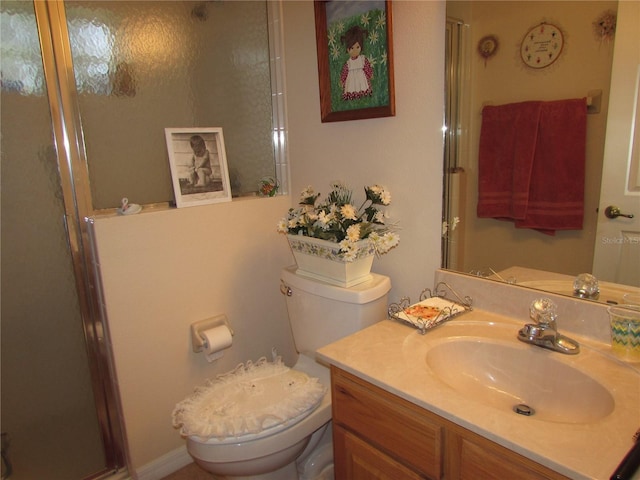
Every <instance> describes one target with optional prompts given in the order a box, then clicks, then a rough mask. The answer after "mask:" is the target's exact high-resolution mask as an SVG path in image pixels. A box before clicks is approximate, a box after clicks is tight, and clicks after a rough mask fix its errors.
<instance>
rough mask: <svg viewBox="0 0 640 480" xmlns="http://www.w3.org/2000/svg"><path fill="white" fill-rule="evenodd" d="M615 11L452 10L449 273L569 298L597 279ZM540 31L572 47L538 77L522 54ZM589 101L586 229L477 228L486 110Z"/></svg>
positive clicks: (473, 5)
mask: <svg viewBox="0 0 640 480" xmlns="http://www.w3.org/2000/svg"><path fill="white" fill-rule="evenodd" d="M617 10H618V4H617V2H615V1H593V2H591V1H590V2H570V1H558V2H550V1H530V2H523V1H483V2H473V1H448V2H447V16H448V19H449V21H448V24H447V34H448V41H447V45H448V48H447V54H446V57H447V61H448V63H447V65H446V76H447V83H448V85H451V86H452V87H451V88H449V90H448V99H447V108H446V110H447V112H448V113H449V114H450V117H451V121H450V123H448V125H447V126H448V131H447V134H446V136H445V137H446V145H445V150H446V151H447V153H448V157H447V160H446V161H445V162H446V163H445V173H446V180H447V181H446V185H447V188H446V190H447V192H446V193H447V195H446V196H445V202H444V212H445V214H444V218H445V219H446V225H443V249H442V251H443V267H445V268H449V269H452V270H456V271H460V272H466V273H472V274H476V275H482V276H486V277H488V278H493V279H496V280H500V281H509V282H515V283H518V284H527V283H528V286H531V287H534V288H540V289H546V290H549V291H556V292H559V293H567V294H571V293H572V284H573V279H574V277H575V276H576V275H578V274H580V273H585V272H591V269H592V262H593V252H594V245H595V240H596V225H597V208H598V204H599V200H600V183H601V172H602V165H603V152H604V145H605V132H606V123H607V113H608V99H609V87H610V79H611V65H612V59H613V46H614V39H615V36H614V35H611V34H610V32H609V31H607V30H606V28H605V27H606V21H607V20H608V19H609V18H612V17H610V15H611V16H613V17H615V15H616V14H617ZM542 23H547V24H553V25H556V26H558V27H559V28H560V30H561V31H562V32H563V33H564V40H565V42H564V46H563V48H562V51H561V54H560V55H559V56H558V57H557V59H556V60H555V61H554V62H553V63H551V64H549V65H548V66H546V67H544V68H531V67H530V66H527V65H525V63H524V61H523V60H522V58H521V53H520V49H521V45H522V42H523V40H524V37H525V34H526V33H527V32H528V31H529V30H531V29H532V28H533V27H535V26H536V25H540V24H542ZM456 84H457V87H455V85H456ZM582 97H592V98H593V101H592V107H591V108H590V109H589V110H588V112H589V113H588V115H587V149H586V162H585V165H586V170H585V184H584V186H585V195H584V199H585V200H584V222H583V228H582V229H581V230H566V231H557V232H556V234H555V235H553V236H550V235H545V234H542V233H540V232H538V231H535V230H532V229H525V228H515V227H514V225H513V223H512V222H505V221H501V220H497V219H492V218H477V215H476V204H477V197H478V187H477V185H478V169H477V163H478V162H477V158H478V143H479V135H480V126H481V122H482V114H481V112H482V108H483V107H484V106H485V105H502V104H507V103H517V102H524V101H528V100H543V101H551V100H561V99H572V98H582ZM452 113H454V114H458V118H456V117H455V115H453V116H452V115H451V114H452ZM551 174H552V172H551ZM456 217H457V218H458V219H459V223H458V224H457V225H455V223H456V222H455V221H454V219H455V218H456ZM454 226H455V228H453V227H454ZM600 283H601V284H602V285H601V287H602V291H603V295H601V296H600V298H599V300H601V301H608V300H609V299H610V298H611V299H614V298H615V299H616V300H612V301H618V297H617V296H615V295H614V294H611V295H608V294H606V295H605V294H604V292H605V291H609V290H611V289H614V290H615V288H614V287H615V284H613V285H608V284H606V282H600ZM559 285H561V286H562V288H558V286H559ZM605 287H606V288H605ZM631 290H633V288H631ZM616 295H617V293H616Z"/></svg>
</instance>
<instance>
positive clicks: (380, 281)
mask: <svg viewBox="0 0 640 480" xmlns="http://www.w3.org/2000/svg"><path fill="white" fill-rule="evenodd" d="M295 271H296V266H295V265H293V266H291V267H287V268H285V269H283V270H282V275H281V279H282V283H283V287H284V288H283V293H285V296H286V299H287V311H288V312H289V322H290V323H291V330H292V332H293V339H294V341H295V344H296V350H297V351H298V352H300V353H312V352H315V351H316V350H317V349H318V348H320V347H323V346H325V345H328V344H329V343H332V342H335V341H336V340H339V339H341V338H342V337H346V336H347V335H350V334H352V333H355V332H357V331H358V330H362V329H363V328H366V327H368V326H370V325H373V324H374V323H376V322H379V321H381V320H384V319H385V318H387V305H388V299H387V296H388V293H389V290H390V289H391V280H390V279H389V277H386V276H384V275H378V274H375V273H373V274H372V277H373V278H372V279H371V280H368V281H367V282H364V283H361V284H359V285H354V286H353V287H349V288H343V287H338V286H335V285H330V284H328V283H324V282H321V281H319V280H314V279H311V278H306V277H301V276H299V275H296V273H295Z"/></svg>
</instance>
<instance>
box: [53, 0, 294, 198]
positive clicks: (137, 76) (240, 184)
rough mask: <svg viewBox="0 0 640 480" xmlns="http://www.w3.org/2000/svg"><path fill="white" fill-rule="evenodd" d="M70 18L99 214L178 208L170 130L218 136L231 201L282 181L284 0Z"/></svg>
mask: <svg viewBox="0 0 640 480" xmlns="http://www.w3.org/2000/svg"><path fill="white" fill-rule="evenodd" d="M65 9H66V15H67V24H68V30H69V37H70V46H71V52H72V55H73V62H74V70H75V72H74V73H75V79H76V86H77V90H78V101H79V105H80V114H81V119H82V129H83V133H84V141H85V151H86V158H87V164H88V169H89V178H90V185H91V195H92V199H93V205H94V208H95V209H98V210H99V209H108V208H115V207H118V206H119V205H120V199H121V198H122V197H125V196H126V197H128V198H129V200H130V201H132V202H135V203H139V204H153V203H164V202H169V203H172V202H173V200H174V195H173V188H172V181H171V174H170V168H169V159H168V153H167V145H166V141H165V132H164V129H165V128H179V127H197V128H200V127H222V129H223V135H224V143H225V150H226V156H227V162H228V167H229V176H230V183H231V192H232V195H233V196H246V195H255V194H256V193H257V191H258V188H259V185H260V181H261V179H263V178H265V177H271V178H276V177H281V176H280V173H281V172H280V171H278V169H280V168H281V166H282V164H283V162H284V159H283V148H282V145H281V144H279V142H281V141H282V138H281V132H282V131H284V130H282V129H281V127H282V125H280V124H279V122H280V120H279V118H280V117H279V113H278V105H272V98H279V97H278V94H279V93H281V92H278V90H277V85H275V81H274V82H273V83H272V78H274V79H276V78H278V76H277V75H276V72H275V71H274V72H272V71H271V69H272V68H274V69H277V68H280V60H279V58H280V55H278V52H276V48H278V46H279V45H281V42H280V41H278V39H277V38H276V37H277V36H278V35H280V32H279V30H278V29H277V28H274V18H273V17H274V15H277V14H278V12H279V10H278V5H277V2H267V1H264V0H263V1H246V2H234V1H199V2H191V1H186V2H185V1H152V2H148V1H132V2H112V1H81V0H74V1H67V2H65ZM275 24H276V25H279V23H278V22H275ZM280 78H281V76H280ZM274 103H277V102H274ZM134 160H135V161H134ZM283 171H284V170H283ZM280 181H281V183H282V178H280Z"/></svg>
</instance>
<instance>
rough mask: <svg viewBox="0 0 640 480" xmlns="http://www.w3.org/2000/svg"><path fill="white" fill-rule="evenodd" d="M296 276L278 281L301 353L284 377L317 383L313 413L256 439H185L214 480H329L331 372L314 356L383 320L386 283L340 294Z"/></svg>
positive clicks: (377, 278)
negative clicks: (290, 375)
mask: <svg viewBox="0 0 640 480" xmlns="http://www.w3.org/2000/svg"><path fill="white" fill-rule="evenodd" d="M295 272H296V266H295V265H294V266H291V267H287V268H285V269H283V270H282V274H281V282H282V283H281V290H282V293H283V294H284V295H285V297H286V302H287V311H288V314H289V321H290V324H291V330H292V333H293V338H294V342H295V346H296V350H297V351H298V353H299V356H298V360H297V361H296V364H295V365H294V366H293V367H291V369H290V370H291V372H289V373H292V374H294V375H299V372H303V373H305V374H306V375H308V377H311V378H310V379H309V380H310V381H312V382H316V383H319V384H321V386H322V387H323V388H322V391H321V393H319V394H317V398H318V400H317V406H316V405H313V407H312V408H311V407H310V408H309V410H308V411H306V412H304V413H302V414H299V415H296V416H295V417H294V418H289V419H284V421H282V422H280V423H279V424H274V425H269V426H268V428H264V429H263V430H262V431H258V432H255V433H246V434H243V435H239V436H228V437H226V438H219V437H210V438H203V437H201V436H197V435H190V436H187V450H188V452H189V454H190V455H191V456H192V457H193V458H194V460H195V461H196V463H197V464H198V465H200V466H201V467H202V468H203V469H205V470H207V471H209V472H211V473H213V474H214V477H215V478H218V479H230V480H231V479H234V480H238V479H246V480H249V479H251V480H333V446H332V435H331V394H330V376H329V369H328V368H327V367H325V366H323V365H320V364H319V363H317V362H316V361H315V351H316V350H317V349H318V348H320V347H322V346H324V345H327V344H329V343H332V342H334V341H336V340H339V339H340V338H342V337H345V336H347V335H350V334H352V333H355V332H356V331H358V330H361V329H363V328H366V327H368V326H370V325H373V324H374V323H376V322H379V321H380V320H383V319H385V318H386V317H387V303H388V302H387V295H388V292H389V290H390V289H391V281H390V280H389V278H388V277H386V276H383V275H378V274H372V278H371V279H370V280H368V281H366V282H364V283H361V284H359V285H355V286H353V287H350V288H342V287H338V286H334V285H330V284H328V283H324V282H321V281H318V280H314V279H310V278H306V277H302V276H299V275H297V274H296V273H295ZM285 368H286V367H285ZM288 370H289V369H288ZM243 372H244V370H243ZM303 377H306V376H303ZM315 379H318V380H317V381H316V380H315ZM280 383H282V382H280ZM283 396H286V395H283ZM282 401H283V402H284V401H285V399H284V398H283V399H282ZM276 402H277V400H276ZM249 416H250V415H249ZM246 423H251V422H250V421H247V422H246Z"/></svg>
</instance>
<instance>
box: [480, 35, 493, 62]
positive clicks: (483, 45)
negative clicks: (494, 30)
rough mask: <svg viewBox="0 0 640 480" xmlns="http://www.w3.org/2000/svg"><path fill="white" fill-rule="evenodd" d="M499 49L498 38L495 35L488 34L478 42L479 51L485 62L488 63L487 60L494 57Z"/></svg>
mask: <svg viewBox="0 0 640 480" xmlns="http://www.w3.org/2000/svg"><path fill="white" fill-rule="evenodd" d="M497 51H498V39H497V38H496V37H495V36H493V35H487V36H486V37H482V38H481V39H480V41H479V42H478V53H479V54H480V56H481V57H482V58H484V64H485V65H486V64H487V60H488V59H489V58H491V57H493V56H494V55H495V54H496V52H497Z"/></svg>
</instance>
